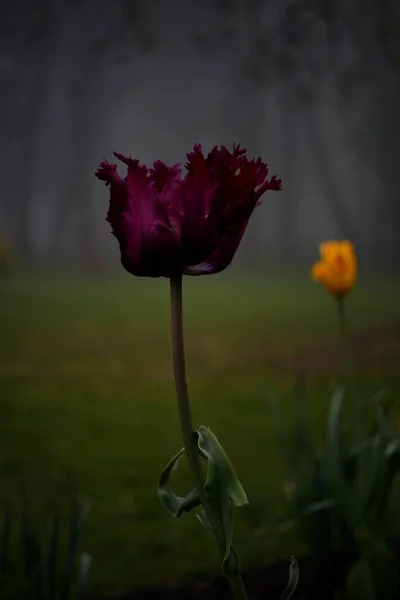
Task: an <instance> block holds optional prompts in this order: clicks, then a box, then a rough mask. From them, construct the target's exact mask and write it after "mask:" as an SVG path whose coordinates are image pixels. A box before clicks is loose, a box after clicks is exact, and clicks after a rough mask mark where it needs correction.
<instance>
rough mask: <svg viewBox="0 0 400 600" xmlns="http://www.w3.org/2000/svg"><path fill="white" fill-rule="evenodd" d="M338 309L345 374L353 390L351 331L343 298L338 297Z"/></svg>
mask: <svg viewBox="0 0 400 600" xmlns="http://www.w3.org/2000/svg"><path fill="white" fill-rule="evenodd" d="M336 304H337V309H338V315H339V327H340V338H341V343H342V356H343V367H344V373H345V375H346V376H347V384H348V387H349V389H350V388H353V383H354V382H353V376H354V372H353V361H352V356H351V350H350V339H349V330H348V326H347V315H346V306H345V299H344V297H343V296H338V297H337V303H336Z"/></svg>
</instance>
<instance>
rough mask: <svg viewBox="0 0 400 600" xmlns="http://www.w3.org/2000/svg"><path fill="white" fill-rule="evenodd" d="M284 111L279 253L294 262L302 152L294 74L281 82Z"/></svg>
mask: <svg viewBox="0 0 400 600" xmlns="http://www.w3.org/2000/svg"><path fill="white" fill-rule="evenodd" d="M279 89H280V97H281V103H280V114H281V131H282V146H281V147H282V181H283V194H284V197H283V199H282V202H280V203H279V208H278V244H279V250H278V256H279V258H280V260H282V262H283V263H284V264H293V262H294V261H295V260H296V247H297V228H298V205H299V202H300V200H301V199H300V196H299V193H298V184H299V181H298V178H297V164H298V161H299V156H298V153H297V151H296V136H297V115H296V109H297V107H296V96H295V91H294V88H293V85H292V83H291V81H290V75H287V77H286V78H285V79H284V81H283V82H282V83H281V84H280V88H279Z"/></svg>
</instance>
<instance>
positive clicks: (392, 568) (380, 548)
mask: <svg viewBox="0 0 400 600" xmlns="http://www.w3.org/2000/svg"><path fill="white" fill-rule="evenodd" d="M399 594H400V576H399V568H398V560H397V558H396V556H395V554H394V553H393V551H392V550H391V549H390V548H389V547H388V546H387V544H385V542H383V541H379V540H377V541H376V542H374V543H372V544H370V545H369V546H368V547H367V548H366V550H365V552H363V553H362V554H361V556H360V557H359V559H358V560H357V561H356V563H355V564H354V565H353V567H352V568H351V570H350V572H349V574H348V576H347V581H346V598H349V600H353V599H354V600H356V599H358V598H363V599H364V598H365V599H366V600H378V598H379V599H381V598H382V599H383V598H387V599H390V598H398V597H399Z"/></svg>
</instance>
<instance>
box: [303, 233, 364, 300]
mask: <svg viewBox="0 0 400 600" xmlns="http://www.w3.org/2000/svg"><path fill="white" fill-rule="evenodd" d="M319 250H320V254H321V260H320V261H319V262H317V263H315V265H314V266H313V267H312V269H311V277H312V278H313V279H314V281H320V282H321V283H322V284H323V285H324V286H325V289H326V290H327V291H328V292H329V293H330V294H332V295H334V296H336V297H343V296H345V295H346V294H348V293H349V292H350V291H351V289H352V288H353V287H354V284H355V282H356V279H357V258H356V253H355V251H354V247H353V244H352V243H351V242H349V241H347V240H344V241H342V242H338V241H329V242H324V243H323V244H320V247H319Z"/></svg>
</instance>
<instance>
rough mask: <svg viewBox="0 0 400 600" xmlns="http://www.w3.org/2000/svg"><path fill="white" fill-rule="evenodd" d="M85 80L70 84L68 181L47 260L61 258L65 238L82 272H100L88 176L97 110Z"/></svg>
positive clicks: (91, 85)
mask: <svg viewBox="0 0 400 600" xmlns="http://www.w3.org/2000/svg"><path fill="white" fill-rule="evenodd" d="M84 72H85V77H79V78H77V79H75V80H73V81H72V82H71V83H70V85H69V105H70V117H71V132H70V133H71V153H70V156H69V158H68V163H69V165H68V174H69V175H68V178H67V182H66V185H65V186H64V189H63V190H62V191H61V192H60V195H59V199H58V202H57V203H56V204H55V215H54V223H53V227H52V230H51V237H50V240H49V243H48V250H47V252H48V261H50V262H52V263H53V264H54V263H55V264H57V262H59V261H60V259H61V254H62V245H63V243H64V242H65V241H66V237H67V236H68V237H69V239H70V240H72V244H73V249H72V254H73V255H74V256H75V258H76V259H77V260H78V262H79V265H80V267H81V268H83V269H84V270H85V271H88V272H97V271H99V270H100V269H101V259H100V256H99V253H98V248H97V245H96V240H95V234H94V230H95V227H94V222H93V215H92V211H91V199H92V194H91V190H90V184H89V182H90V179H89V178H90V177H91V176H93V175H94V170H95V165H93V164H92V160H91V157H92V155H91V151H92V148H93V139H94V123H95V110H96V93H95V90H96V89H97V86H96V77H93V75H91V71H90V70H87V69H84Z"/></svg>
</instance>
